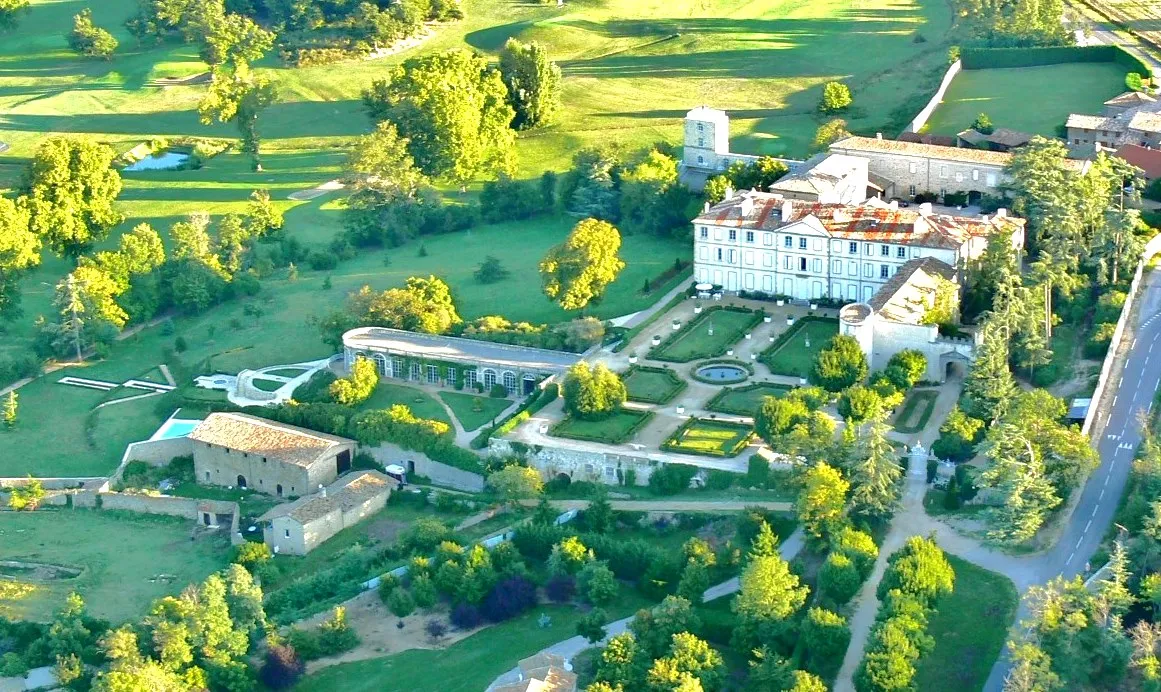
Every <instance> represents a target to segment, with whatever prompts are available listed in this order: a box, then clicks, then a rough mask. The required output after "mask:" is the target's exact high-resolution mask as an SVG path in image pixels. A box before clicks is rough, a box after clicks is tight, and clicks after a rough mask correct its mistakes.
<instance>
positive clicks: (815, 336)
mask: <svg viewBox="0 0 1161 692" xmlns="http://www.w3.org/2000/svg"><path fill="white" fill-rule="evenodd" d="M836 334H838V320H835V319H831V318H828V317H814V316H807V317H803V318H801V319H799V320H798V321H797V322H795V323H794V324H792V325H791V326H790V328H789V329H787V330H786V331H784V332H782V334H780V335H779V336H778V339H777V340H775V341H774V343H773V344H772V345H771V346H770V348H768V349H766V350H765V351H763V352H762V355H761V357H760V359H761V361H762V362H763V363H765V364H766V367H768V368H770V372H772V373H774V374H775V375H789V376H791V377H806V376H807V375H809V374H810V369H811V368H812V367H813V366H814V358H815V356H817V355H818V352H819V351H821V350H822V348H823V346H825V345H826V342H828V341H830V339H831V337H833V336H835V335H836ZM808 339H809V340H810V345H809V346H807V345H806V342H807V340H808Z"/></svg>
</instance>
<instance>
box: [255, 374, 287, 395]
mask: <svg viewBox="0 0 1161 692" xmlns="http://www.w3.org/2000/svg"><path fill="white" fill-rule="evenodd" d="M250 384H252V385H254V388H255V389H260V390H262V391H264V392H277V391H278V390H279V389H282V387H283V385H285V384H286V383H285V382H282V381H281V380H267V379H262V378H258V377H255V378H254V379H252V380H250Z"/></svg>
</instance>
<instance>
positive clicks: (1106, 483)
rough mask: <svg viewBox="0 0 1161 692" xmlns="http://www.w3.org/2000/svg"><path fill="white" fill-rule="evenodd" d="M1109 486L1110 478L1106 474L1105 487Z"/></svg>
mask: <svg viewBox="0 0 1161 692" xmlns="http://www.w3.org/2000/svg"><path fill="white" fill-rule="evenodd" d="M1108 484H1109V476H1108V475H1107V474H1106V475H1105V485H1108Z"/></svg>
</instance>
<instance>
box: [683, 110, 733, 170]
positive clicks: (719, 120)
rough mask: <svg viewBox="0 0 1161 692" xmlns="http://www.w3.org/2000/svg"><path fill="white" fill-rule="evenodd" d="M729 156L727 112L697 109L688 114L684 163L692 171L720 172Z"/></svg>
mask: <svg viewBox="0 0 1161 692" xmlns="http://www.w3.org/2000/svg"><path fill="white" fill-rule="evenodd" d="M729 153H730V117H729V116H728V115H726V112H725V111H719V110H717V109H714V108H709V107H708V106H698V107H697V108H694V109H693V110H691V111H690V112H688V113H686V114H685V147H684V149H683V152H682V163H684V164H685V165H686V166H688V167H690V168H703V169H708V170H719V169H721V168H724V167H725V161H726V157H727V156H728V155H729Z"/></svg>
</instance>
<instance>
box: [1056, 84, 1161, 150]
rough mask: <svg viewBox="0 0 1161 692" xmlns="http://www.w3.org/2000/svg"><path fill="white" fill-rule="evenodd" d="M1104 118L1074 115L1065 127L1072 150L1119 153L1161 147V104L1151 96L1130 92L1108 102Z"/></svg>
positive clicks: (1102, 115) (1100, 116)
mask: <svg viewBox="0 0 1161 692" xmlns="http://www.w3.org/2000/svg"><path fill="white" fill-rule="evenodd" d="M1104 106H1105V107H1104V111H1103V112H1102V113H1101V114H1100V115H1084V114H1080V113H1073V114H1071V115H1069V116H1068V121H1067V122H1066V123H1065V127H1066V128H1067V131H1068V143H1069V144H1070V145H1072V146H1096V145H1099V146H1100V147H1103V148H1105V149H1116V148H1118V147H1120V146H1122V145H1126V144H1135V145H1138V146H1142V147H1152V148H1157V147H1161V101H1158V100H1157V99H1156V98H1155V97H1153V96H1149V95H1148V94H1142V93H1140V92H1136V91H1129V92H1125V93H1124V94H1121V95H1120V96H1116V97H1114V98H1111V99H1109V100H1108V101H1105V104H1104Z"/></svg>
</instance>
